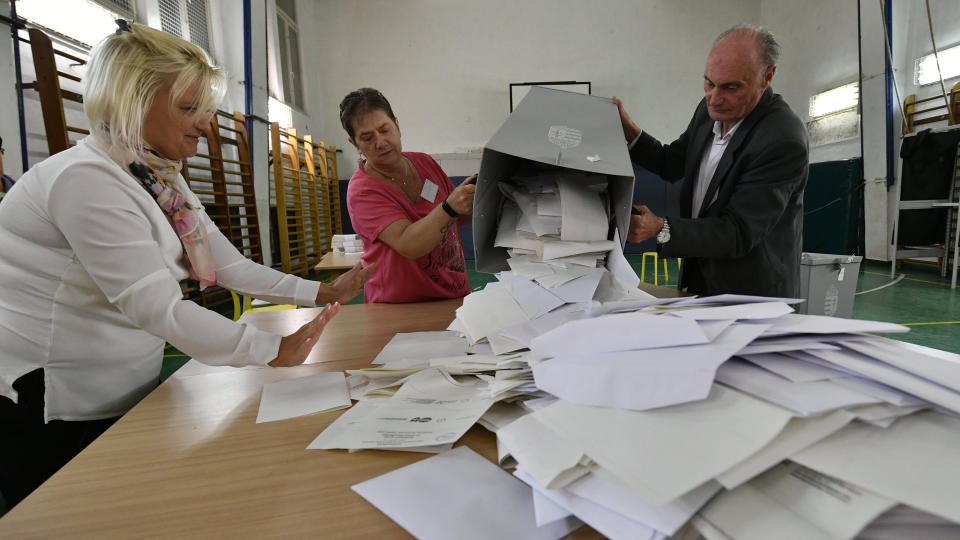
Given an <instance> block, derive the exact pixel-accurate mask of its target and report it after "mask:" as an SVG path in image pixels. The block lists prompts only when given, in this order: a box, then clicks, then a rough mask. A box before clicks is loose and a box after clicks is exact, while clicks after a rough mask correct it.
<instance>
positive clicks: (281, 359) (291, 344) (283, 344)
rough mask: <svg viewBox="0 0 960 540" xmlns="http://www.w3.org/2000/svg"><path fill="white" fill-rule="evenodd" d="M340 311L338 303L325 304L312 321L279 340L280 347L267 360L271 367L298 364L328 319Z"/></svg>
mask: <svg viewBox="0 0 960 540" xmlns="http://www.w3.org/2000/svg"><path fill="white" fill-rule="evenodd" d="M338 311H340V304H338V303H336V302H334V303H333V304H332V305H331V304H327V306H326V307H324V308H323V311H321V312H320V314H319V315H317V317H316V318H315V319H313V320H312V321H310V322H308V323H307V324H305V325H303V326H301V327H300V329H299V330H297V331H296V332H294V333H292V334H290V335H289V336H286V337H284V338H283V339H281V340H280V349H279V350H278V351H277V357H276V358H274V359H273V360H271V361H270V362H269V365H271V366H273V367H291V366H299V365H300V364H302V363H303V361H304V360H306V359H307V356H309V355H310V351H312V350H313V346H314V345H316V344H317V339H319V338H320V334H322V333H323V328H324V327H325V326H327V323H328V322H330V319H332V318H333V316H334V315H336V314H337V312H338Z"/></svg>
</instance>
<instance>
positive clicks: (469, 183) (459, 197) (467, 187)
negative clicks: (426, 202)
mask: <svg viewBox="0 0 960 540" xmlns="http://www.w3.org/2000/svg"><path fill="white" fill-rule="evenodd" d="M476 181H477V175H473V176H471V177H470V178H467V179H466V180H464V181H463V183H462V184H460V185H459V186H457V187H456V189H454V190H453V192H452V193H450V196H449V197H447V204H449V205H450V208H453V211H454V212H456V213H458V214H460V215H461V216H467V215H470V214H472V213H473V196H474V194H475V193H476V192H477V185H476Z"/></svg>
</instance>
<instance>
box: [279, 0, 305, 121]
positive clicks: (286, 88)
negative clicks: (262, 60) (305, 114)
mask: <svg viewBox="0 0 960 540" xmlns="http://www.w3.org/2000/svg"><path fill="white" fill-rule="evenodd" d="M277 42H278V45H279V51H278V53H279V56H280V83H281V85H282V86H283V100H284V101H285V102H287V103H289V104H291V105H293V106H294V107H296V108H298V109H300V110H303V109H304V106H303V102H304V99H303V81H302V80H301V77H300V27H299V26H297V8H296V5H295V2H294V0H277Z"/></svg>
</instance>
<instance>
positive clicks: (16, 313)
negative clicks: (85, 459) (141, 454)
mask: <svg viewBox="0 0 960 540" xmlns="http://www.w3.org/2000/svg"><path fill="white" fill-rule="evenodd" d="M177 187H178V189H179V190H180V191H181V193H182V194H183V196H184V198H186V199H187V201H188V202H190V203H191V204H194V205H198V206H199V205H200V201H199V200H198V199H197V197H196V195H195V194H193V193H192V192H191V191H190V189H189V187H188V186H187V184H186V182H185V181H184V180H183V177H179V178H178V179H177ZM203 222H204V224H205V225H206V228H207V233H208V235H209V240H210V245H211V254H212V255H213V258H214V261H215V262H216V270H217V279H218V282H219V284H220V285H222V286H223V287H225V288H228V289H231V290H234V291H236V292H238V293H242V294H247V295H251V296H254V297H257V298H262V299H265V300H269V301H273V302H278V303H296V304H299V305H307V306H312V305H314V302H315V299H316V295H317V292H318V290H319V284H318V283H316V282H312V281H307V280H303V279H300V278H297V277H295V276H290V275H287V274H284V273H282V272H278V271H276V270H272V269H270V268H267V267H264V266H261V265H259V264H256V263H254V262H252V261H250V260H248V259H246V258H244V257H243V255H242V254H240V253H239V252H238V251H237V250H236V249H235V248H234V247H233V245H232V244H231V243H230V241H229V240H227V238H226V237H224V236H223V235H222V234H221V233H220V231H219V230H218V229H217V227H216V225H215V224H214V223H213V222H212V221H211V220H210V218H209V217H208V216H206V214H204V215H203ZM0 246H2V248H0V343H2V344H3V345H2V351H0V396H6V397H7V398H10V399H13V400H14V401H16V399H17V396H16V392H15V391H14V390H13V387H12V385H13V382H14V381H15V380H16V379H17V378H19V377H20V376H22V375H24V374H26V373H28V372H30V371H33V370H34V369H37V368H43V369H44V382H45V384H46V394H45V404H46V410H45V419H46V420H47V421H49V420H53V419H62V420H94V419H99V418H108V417H113V416H117V415H120V414H123V413H125V412H126V411H127V410H129V409H130V408H131V407H132V406H133V405H135V404H136V403H137V402H138V401H139V400H140V399H142V398H143V397H144V396H145V395H146V394H147V393H148V392H150V390H151V389H152V388H153V387H154V386H155V385H156V383H157V380H158V377H159V374H160V367H161V364H162V354H163V346H164V342H165V341H169V342H170V343H172V344H173V345H174V346H175V347H177V348H178V349H180V350H182V351H183V352H184V353H186V354H187V355H189V356H192V357H193V358H195V359H196V360H198V361H200V362H203V363H206V364H211V365H232V366H242V365H249V364H255V365H264V364H266V363H267V362H269V361H270V360H272V359H273V358H275V357H276V355H277V351H278V348H279V345H280V339H281V337H280V336H278V335H274V334H270V333H267V332H262V331H260V330H257V329H256V328H253V327H252V326H249V325H246V324H239V323H235V322H233V321H231V320H230V319H228V318H226V317H223V316H222V315H220V314H218V313H216V312H213V311H210V310H208V309H206V308H203V307H201V306H199V305H197V304H196V303H194V302H192V301H185V300H183V299H182V293H181V290H180V285H179V281H180V280H183V279H186V278H187V277H188V276H189V273H188V271H187V269H186V267H185V266H184V261H183V248H182V246H181V243H180V239H179V238H178V237H177V234H176V233H175V232H174V230H173V227H172V225H171V224H170V221H169V219H168V217H167V216H166V214H165V213H164V212H163V211H162V210H161V209H160V207H159V206H158V205H157V203H156V201H155V200H154V199H153V197H151V196H150V194H148V193H147V191H146V190H145V189H144V188H143V187H141V186H140V184H139V183H138V182H137V181H136V180H135V179H134V178H133V177H132V176H131V175H130V174H128V173H127V172H126V171H125V170H124V169H122V168H121V167H120V166H119V165H117V164H116V163H115V162H114V161H113V160H111V159H110V158H109V156H108V155H107V153H106V151H105V149H104V148H103V146H102V145H101V143H99V142H98V141H97V140H96V139H95V138H94V137H87V138H85V139H83V140H82V141H80V142H79V144H77V146H75V147H73V148H71V149H69V150H66V151H64V152H61V153H59V154H56V155H54V156H52V157H50V158H48V159H46V160H44V161H43V162H41V163H39V164H37V165H35V166H34V167H33V168H31V169H30V170H29V171H28V172H27V173H26V174H25V175H23V177H22V178H21V180H20V181H19V182H18V186H17V189H15V190H11V192H10V193H9V194H8V195H7V197H6V198H5V200H4V202H3V205H2V206H0ZM0 399H6V398H4V397H0Z"/></svg>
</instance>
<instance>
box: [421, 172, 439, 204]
mask: <svg viewBox="0 0 960 540" xmlns="http://www.w3.org/2000/svg"><path fill="white" fill-rule="evenodd" d="M438 191H440V186H438V185H436V184H434V183H433V182H431V181H430V179H429V178H424V179H423V189H421V190H420V197H422V198H424V199H426V200H428V201H430V202H433V201H435V200H437V192H438Z"/></svg>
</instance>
